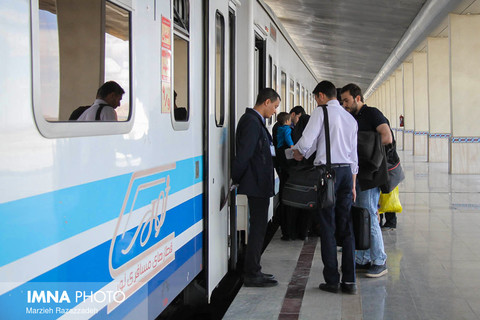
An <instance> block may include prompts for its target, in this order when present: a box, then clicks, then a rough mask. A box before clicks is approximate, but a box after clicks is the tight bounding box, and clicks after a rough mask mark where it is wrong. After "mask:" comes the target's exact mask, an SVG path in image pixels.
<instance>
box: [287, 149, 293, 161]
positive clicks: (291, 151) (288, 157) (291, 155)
mask: <svg viewBox="0 0 480 320" xmlns="http://www.w3.org/2000/svg"><path fill="white" fill-rule="evenodd" d="M285 158H287V159H293V149H292V148H288V149H285Z"/></svg>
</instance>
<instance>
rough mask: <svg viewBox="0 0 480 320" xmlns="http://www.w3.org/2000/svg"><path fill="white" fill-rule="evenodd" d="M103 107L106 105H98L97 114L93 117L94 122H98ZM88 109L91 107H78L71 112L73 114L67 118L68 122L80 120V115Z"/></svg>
mask: <svg viewBox="0 0 480 320" xmlns="http://www.w3.org/2000/svg"><path fill="white" fill-rule="evenodd" d="M105 106H108V104H104V103H102V104H100V106H99V107H98V110H97V114H96V115H95V120H100V114H101V113H102V109H103V107H105ZM90 107H91V106H81V107H78V108H77V109H75V110H73V112H72V114H71V115H70V118H68V120H77V119H78V118H80V116H81V115H82V113H83V112H85V110H87V109H88V108H90Z"/></svg>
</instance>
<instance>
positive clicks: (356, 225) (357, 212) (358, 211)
mask: <svg viewBox="0 0 480 320" xmlns="http://www.w3.org/2000/svg"><path fill="white" fill-rule="evenodd" d="M351 212H352V220H353V233H354V234H355V250H367V249H370V214H369V213H368V210H367V209H365V208H361V207H356V206H352V209H351Z"/></svg>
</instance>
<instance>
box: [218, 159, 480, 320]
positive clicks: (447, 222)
mask: <svg viewBox="0 0 480 320" xmlns="http://www.w3.org/2000/svg"><path fill="white" fill-rule="evenodd" d="M399 154H400V156H401V158H402V165H403V168H404V170H405V174H406V179H405V181H404V182H403V183H402V184H401V185H400V200H401V202H402V205H403V212H402V213H400V214H398V215H397V216H398V225H397V229H396V230H391V231H384V232H383V236H384V242H385V249H386V252H387V255H388V261H387V263H388V269H389V273H388V274H387V275H386V276H384V277H382V278H378V279H369V278H365V277H364V276H362V274H358V278H357V283H358V286H359V294H358V295H356V296H350V295H345V294H341V293H339V294H332V293H327V292H323V291H320V290H319V289H318V284H319V283H320V282H323V277H322V268H323V265H322V261H321V257H320V243H319V242H317V243H316V248H315V254H314V257H313V262H312V265H311V269H310V273H309V276H308V281H307V283H306V287H305V294H304V296H303V300H298V299H297V300H295V301H292V302H291V303H290V304H289V305H287V306H286V307H285V306H284V310H283V313H282V317H281V318H279V315H280V313H281V310H282V305H283V301H284V298H285V295H286V292H287V288H288V285H289V283H290V281H291V279H292V274H293V272H294V270H295V267H296V265H297V260H298V258H299V255H300V252H301V250H302V248H303V246H304V243H303V242H302V241H299V240H297V241H291V242H284V241H281V240H280V231H278V232H277V234H276V235H275V237H274V238H273V240H272V241H271V242H270V244H269V246H268V247H267V249H266V250H265V252H264V254H263V256H262V266H263V271H264V272H268V273H273V274H275V276H276V278H277V280H278V281H279V285H278V286H277V287H273V288H245V287H242V289H241V290H240V292H239V293H238V295H237V297H236V298H235V300H234V302H233V303H232V305H231V306H230V308H229V309H228V311H227V313H226V314H225V316H224V319H259V320H260V319H261V320H267V319H328V320H330V319H332V320H333V319H365V320H377V319H406V320H414V319H421V320H423V319H435V320H439V319H448V320H450V319H480V176H473V175H449V174H448V165H447V164H446V163H440V164H438V163H427V162H426V158H425V157H414V156H412V155H411V152H399ZM311 240H313V238H311ZM316 241H318V239H316ZM300 303H301V305H300V306H299V307H300V308H299V310H300V311H299V313H298V314H297V315H296V314H295V312H293V314H290V315H288V310H294V309H295V308H294V307H295V305H297V306H298V304H300ZM286 313H287V314H286Z"/></svg>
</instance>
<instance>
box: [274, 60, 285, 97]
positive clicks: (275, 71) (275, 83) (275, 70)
mask: <svg viewBox="0 0 480 320" xmlns="http://www.w3.org/2000/svg"><path fill="white" fill-rule="evenodd" d="M272 88H273V90H275V91H277V90H278V88H277V66H276V65H273V71H272ZM284 99H285V97H282V100H284Z"/></svg>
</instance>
